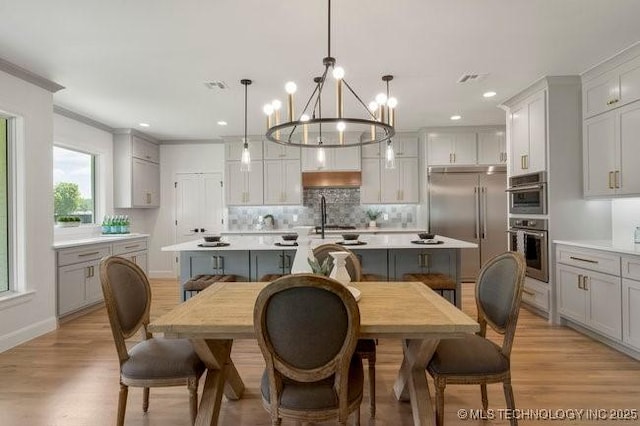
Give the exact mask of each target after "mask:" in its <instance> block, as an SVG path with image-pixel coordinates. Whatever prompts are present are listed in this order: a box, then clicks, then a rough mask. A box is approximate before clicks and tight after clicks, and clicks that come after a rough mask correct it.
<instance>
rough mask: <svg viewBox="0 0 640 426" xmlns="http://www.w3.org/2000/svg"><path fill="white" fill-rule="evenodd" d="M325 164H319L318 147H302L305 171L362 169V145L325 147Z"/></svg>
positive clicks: (303, 168)
mask: <svg viewBox="0 0 640 426" xmlns="http://www.w3.org/2000/svg"><path fill="white" fill-rule="evenodd" d="M324 152H325V159H326V161H325V166H324V167H321V166H320V164H318V149H317V148H302V149H301V159H302V171H303V172H328V171H360V147H359V146H350V147H347V148H325V149H324Z"/></svg>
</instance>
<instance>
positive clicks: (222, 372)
mask: <svg viewBox="0 0 640 426" xmlns="http://www.w3.org/2000/svg"><path fill="white" fill-rule="evenodd" d="M192 343H193V347H194V348H195V350H196V352H197V353H198V356H199V357H200V359H202V362H204V364H205V365H206V366H207V376H206V378H205V381H204V387H203V390H202V397H201V398H200V405H199V407H198V417H197V418H196V425H198V426H214V425H217V424H218V416H219V415H220V404H221V402H222V394H223V393H224V394H225V395H227V397H228V398H229V399H238V398H239V397H240V396H242V392H243V390H244V384H243V383H242V380H241V379H240V376H239V375H238V371H237V370H236V368H235V366H234V365H233V362H232V361H231V358H230V355H231V345H232V343H233V341H232V340H192Z"/></svg>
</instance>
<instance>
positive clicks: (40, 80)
mask: <svg viewBox="0 0 640 426" xmlns="http://www.w3.org/2000/svg"><path fill="white" fill-rule="evenodd" d="M0 71H4V72H6V73H7V74H11V75H12V76H14V77H17V78H19V79H21V80H24V81H26V82H28V83H31V84H34V85H36V86H38V87H41V88H43V89H45V90H48V91H49V92H51V93H56V92H57V91H58V90H62V89H64V86H61V85H59V84H58V83H55V82H53V81H51V80H47V79H46V78H44V77H42V76H39V75H38V74H35V73H32V72H31V71H29V70H27V69H24V68H22V67H19V66H17V65H15V64H12V63H11V62H9V61H7V60H5V59H2V58H0Z"/></svg>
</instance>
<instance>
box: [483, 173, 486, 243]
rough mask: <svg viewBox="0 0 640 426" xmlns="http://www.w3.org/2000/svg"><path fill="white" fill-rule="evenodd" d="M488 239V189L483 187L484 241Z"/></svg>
mask: <svg viewBox="0 0 640 426" xmlns="http://www.w3.org/2000/svg"><path fill="white" fill-rule="evenodd" d="M486 238H487V187H486V186H483V187H482V239H483V240H484V239H486Z"/></svg>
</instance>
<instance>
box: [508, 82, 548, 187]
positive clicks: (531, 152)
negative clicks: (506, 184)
mask: <svg viewBox="0 0 640 426" xmlns="http://www.w3.org/2000/svg"><path fill="white" fill-rule="evenodd" d="M546 93H547V92H546V90H541V91H539V92H538V93H535V94H534V95H532V96H530V97H529V98H527V99H525V100H524V101H522V102H521V103H519V104H517V105H515V106H514V107H513V108H511V109H510V121H511V126H510V128H511V136H510V139H509V145H510V157H511V158H510V166H511V167H510V169H511V170H510V175H511V176H516V175H521V174H528V173H535V172H541V171H544V170H545V169H546V155H547V117H546V114H547V106H546V97H547V96H546Z"/></svg>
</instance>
